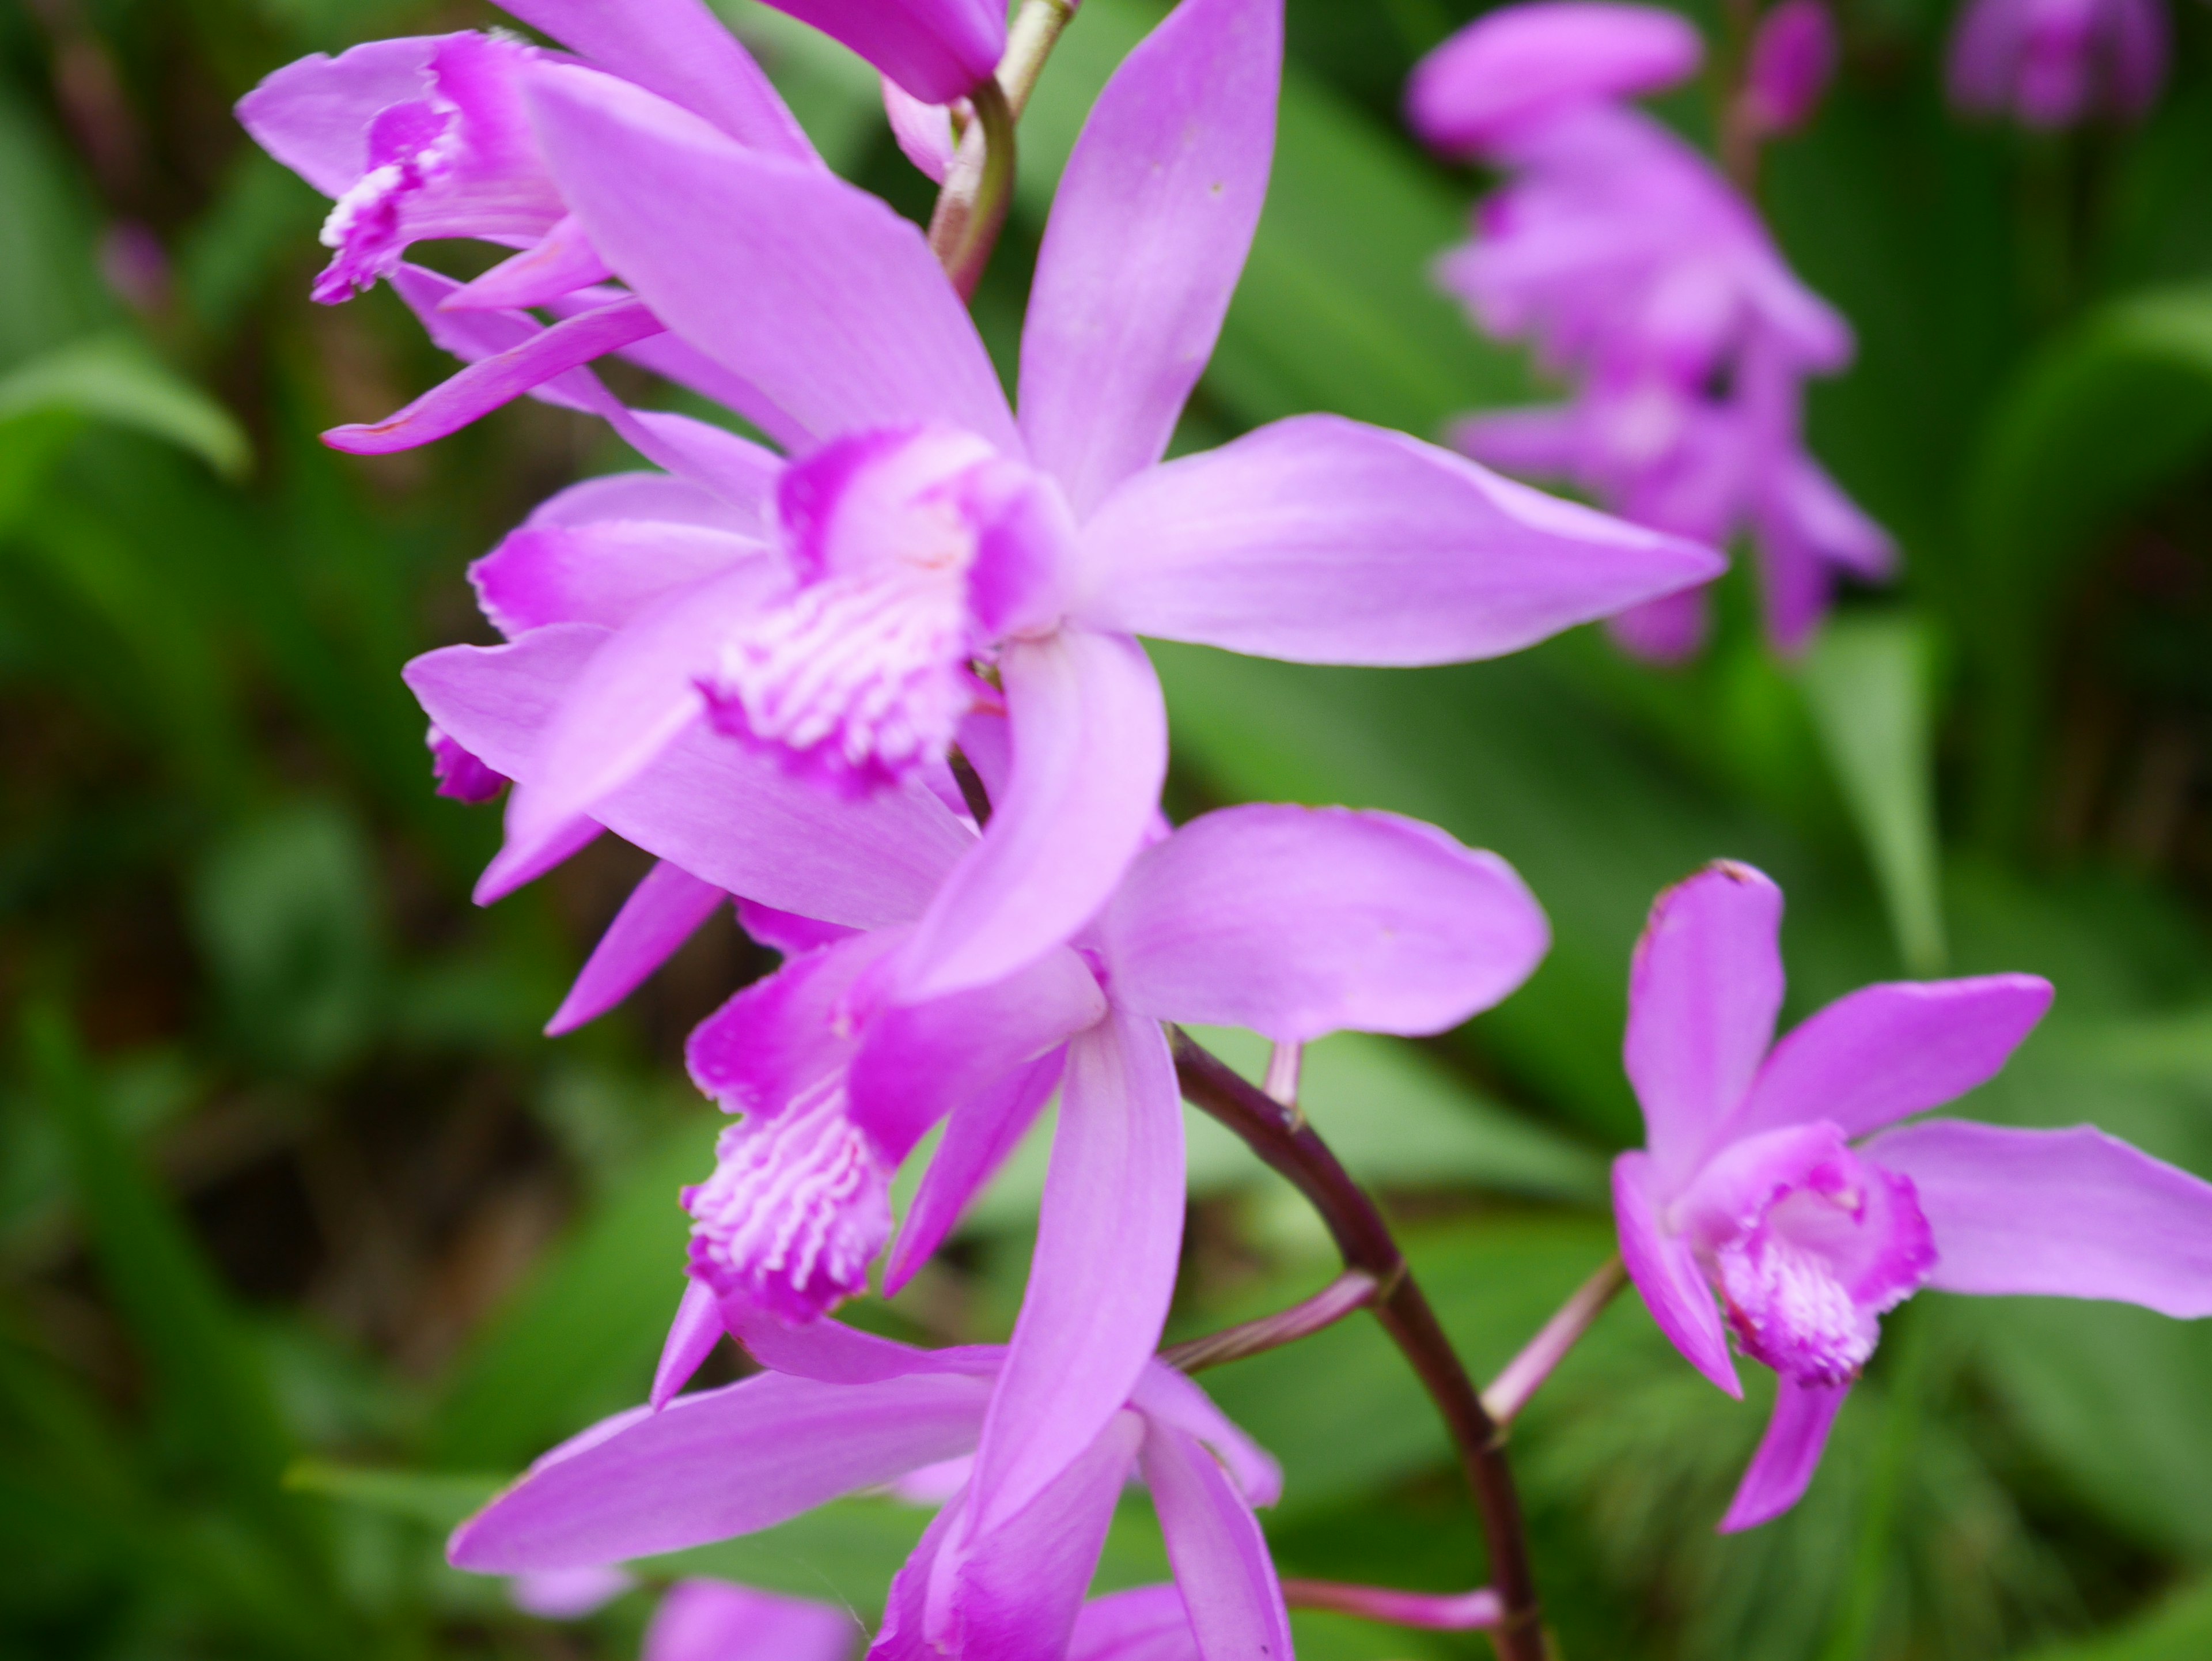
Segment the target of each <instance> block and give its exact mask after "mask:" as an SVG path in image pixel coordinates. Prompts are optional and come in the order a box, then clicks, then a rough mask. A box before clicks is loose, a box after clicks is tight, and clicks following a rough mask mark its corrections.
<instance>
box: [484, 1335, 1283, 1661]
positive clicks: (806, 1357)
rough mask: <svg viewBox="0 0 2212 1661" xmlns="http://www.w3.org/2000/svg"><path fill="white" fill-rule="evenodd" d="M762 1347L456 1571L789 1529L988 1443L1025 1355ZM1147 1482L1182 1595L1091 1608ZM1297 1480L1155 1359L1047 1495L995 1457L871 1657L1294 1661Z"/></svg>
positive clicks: (492, 1516)
mask: <svg viewBox="0 0 2212 1661" xmlns="http://www.w3.org/2000/svg"><path fill="white" fill-rule="evenodd" d="M757 1342H758V1345H759V1349H758V1352H757V1353H758V1354H759V1359H761V1360H763V1361H764V1362H766V1363H767V1364H769V1366H772V1367H774V1368H775V1369H776V1370H775V1371H773V1372H766V1373H763V1374H761V1375H759V1376H757V1377H755V1378H748V1379H745V1380H744V1381H743V1382H742V1383H739V1384H732V1385H728V1386H726V1387H725V1388H723V1389H720V1390H705V1391H701V1392H699V1393H697V1394H695V1395H691V1396H683V1397H679V1398H678V1400H677V1401H676V1402H673V1403H672V1404H671V1405H670V1406H669V1407H668V1408H667V1409H665V1410H661V1411H658V1412H656V1411H654V1410H653V1409H649V1408H646V1409H636V1410H634V1411H633V1412H630V1413H628V1414H623V1415H618V1416H617V1417H616V1418H614V1419H611V1420H609V1421H605V1423H603V1424H600V1425H599V1426H596V1427H593V1428H592V1429H590V1430H587V1431H586V1432H584V1433H582V1434H581V1435H580V1436H577V1437H575V1438H574V1439H571V1440H570V1441H569V1442H568V1443H566V1444H564V1445H562V1446H561V1447H558V1448H556V1449H555V1450H554V1451H552V1452H550V1453H549V1454H547V1455H546V1456H545V1457H544V1458H542V1459H540V1460H539V1461H538V1463H536V1464H535V1465H534V1466H532V1468H531V1470H530V1472H529V1474H528V1475H526V1476H525V1477H524V1478H523V1479H522V1480H521V1481H520V1482H518V1483H517V1484H515V1486H514V1487H513V1488H509V1489H508V1490H507V1492H506V1493H505V1494H502V1495H501V1496H500V1497H499V1498H498V1499H497V1500H494V1501H493V1502H492V1503H491V1505H489V1506H487V1507H486V1508H485V1509H484V1510H483V1511H482V1512H478V1513H477V1516H475V1517H474V1518H471V1520H470V1521H468V1522H467V1523H465V1524H462V1525H461V1527H460V1528H459V1530H456V1532H455V1533H454V1536H453V1541H452V1543H451V1545H450V1546H449V1548H448V1555H449V1556H450V1558H451V1560H452V1561H453V1563H454V1564H456V1565H457V1566H458V1567H462V1568H467V1569H474V1570H477V1571H479V1572H482V1573H525V1572H543V1571H544V1570H549V1569H560V1568H569V1567H584V1566H588V1565H597V1564H605V1563H616V1562H621V1561H628V1560H629V1559H631V1558H635V1557H640V1556H644V1555H651V1554H656V1553H659V1552H665V1551H673V1550H680V1549H683V1548H686V1547H690V1546H695V1545H702V1544H705V1543H707V1542H710V1541H715V1540H721V1539H726V1538H729V1537H730V1536H734V1535H742V1534H749V1533H752V1532H755V1531H757V1530H761V1529H765V1528H771V1527H773V1526H775V1524H778V1523H781V1522H782V1521H784V1520H786V1519H787V1518H792V1517H795V1516H798V1515H799V1514H800V1513H802V1512H806V1511H810V1510H811V1509H813V1508H814V1507H815V1506H819V1505H822V1504H824V1503H825V1502H827V1501H829V1500H833V1499H836V1498H837V1497H838V1496H840V1495H842V1494H851V1493H854V1492H857V1491H860V1490H862V1489H866V1488H879V1487H882V1486H884V1485H886V1484H890V1483H893V1482H896V1481H898V1480H899V1479H900V1478H901V1477H902V1476H905V1475H908V1474H909V1473H911V1472H914V1471H916V1470H920V1469H926V1468H928V1467H931V1466H935V1465H939V1464H940V1463H943V1462H945V1461H946V1460H949V1459H953V1458H957V1457H960V1456H962V1455H963V1454H965V1453H968V1452H969V1451H974V1450H976V1449H977V1448H978V1446H979V1444H987V1441H988V1439H989V1436H990V1423H991V1419H992V1415H993V1414H994V1411H995V1410H996V1409H995V1402H996V1400H997V1399H998V1398H997V1395H996V1393H994V1389H993V1384H994V1378H995V1377H996V1375H997V1374H998V1373H999V1372H1000V1370H1001V1368H1002V1367H1004V1366H1007V1365H1009V1358H1008V1356H1007V1353H1006V1351H1004V1350H1002V1349H1000V1348H995V1347H987V1348H967V1349H948V1350H934V1351H931V1350H917V1349H910V1348H907V1347H906V1346H904V1345H901V1344H895V1343H891V1342H888V1341H886V1340H884V1339H880V1338H873V1337H870V1336H867V1335H865V1334H861V1333H858V1332H854V1331H853V1330H852V1329H848V1328H845V1327H841V1326H838V1325H836V1324H835V1323H820V1324H817V1325H815V1326H813V1327H810V1328H808V1329H805V1331H804V1332H803V1333H798V1334H791V1333H781V1332H777V1331H771V1332H769V1333H768V1334H766V1335H763V1336H761V1337H760V1338H759V1339H758V1340H757ZM1133 1474H1140V1475H1142V1477H1143V1479H1144V1482H1145V1483H1146V1487H1147V1488H1150V1489H1151V1491H1152V1504H1153V1506H1154V1508H1155V1510H1156V1511H1157V1512H1158V1515H1159V1518H1160V1524H1161V1529H1162V1532H1163V1533H1164V1535H1165V1536H1166V1541H1167V1548H1168V1555H1169V1559H1170V1561H1171V1562H1172V1564H1173V1565H1174V1567H1175V1572H1176V1585H1175V1586H1162V1587H1147V1588H1143V1589H1140V1590H1139V1591H1134V1592H1125V1593H1121V1594H1118V1595H1117V1596H1116V1597H1113V1598H1107V1599H1101V1600H1099V1601H1098V1602H1097V1603H1094V1604H1092V1605H1091V1606H1090V1608H1089V1609H1085V1605H1084V1594H1085V1591H1086V1590H1087V1589H1088V1587H1089V1585H1090V1582H1091V1575H1092V1573H1093V1570H1094V1568H1095V1567H1096V1565H1097V1559H1098V1555H1099V1551H1100V1548H1101V1547H1102V1546H1103V1543H1104V1541H1105V1537H1106V1530H1107V1526H1108V1524H1109V1522H1110V1521H1111V1519H1112V1516H1113V1512H1114V1508H1115V1503H1116V1502H1117V1500H1119V1498H1120V1496H1121V1490H1122V1488H1123V1487H1124V1485H1125V1484H1126V1482H1127V1480H1128V1478H1129V1477H1130V1476H1131V1475H1133ZM1280 1491H1281V1475H1280V1472H1279V1470H1278V1469H1277V1468H1276V1466H1275V1463H1274V1462H1273V1460H1272V1459H1270V1458H1268V1457H1267V1455H1266V1454H1265V1453H1264V1452H1262V1451H1261V1450H1260V1449H1259V1448H1257V1447H1256V1446H1255V1445H1253V1444H1252V1443H1251V1441H1250V1440H1249V1439H1247V1438H1246V1437H1245V1436H1244V1435H1243V1433H1241V1432H1240V1431H1238V1430H1237V1428H1236V1427H1235V1426H1233V1425H1231V1423H1230V1422H1229V1421H1227V1420H1226V1419H1225V1417H1223V1415H1221V1413H1220V1411H1219V1409H1217V1408H1215V1407H1214V1406H1213V1404H1212V1402H1210V1401H1208V1400H1207V1399H1206V1395H1205V1394H1204V1392H1203V1391H1201V1390H1200V1389H1199V1388H1198V1386H1197V1385H1196V1384H1193V1383H1192V1382H1191V1381H1190V1380H1189V1379H1188V1378H1185V1377H1184V1376H1182V1374H1181V1373H1178V1372H1174V1371H1172V1370H1171V1369H1170V1368H1168V1367H1165V1366H1161V1365H1159V1364H1158V1363H1157V1362H1148V1363H1147V1364H1146V1365H1145V1366H1143V1367H1142V1368H1141V1369H1140V1370H1139V1372H1138V1373H1137V1375H1136V1376H1135V1377H1134V1378H1133V1379H1132V1380H1131V1381H1130V1382H1129V1383H1128V1384H1127V1386H1126V1394H1125V1395H1124V1396H1121V1397H1120V1398H1118V1399H1117V1400H1116V1401H1115V1402H1114V1403H1113V1405H1112V1409H1111V1410H1110V1412H1109V1414H1108V1415H1105V1417H1104V1418H1103V1421H1101V1422H1100V1423H1098V1424H1097V1426H1096V1427H1095V1429H1094V1432H1093V1433H1092V1434H1091V1437H1090V1438H1089V1439H1088V1440H1087V1443H1086V1445H1085V1446H1084V1447H1082V1448H1081V1449H1080V1450H1079V1451H1078V1452H1077V1455H1076V1457H1074V1458H1073V1460H1072V1461H1071V1462H1069V1463H1067V1464H1066V1465H1065V1466H1064V1467H1063V1468H1062V1469H1060V1471H1059V1472H1058V1473H1057V1474H1056V1475H1054V1477H1053V1478H1052V1479H1051V1480H1050V1481H1049V1482H1047V1483H1045V1484H1044V1485H1043V1486H1042V1488H1036V1489H1034V1490H1031V1491H1030V1492H1028V1493H1026V1494H1018V1493H1016V1492H1013V1491H1011V1490H1009V1489H1008V1488H1006V1487H1005V1486H1004V1485H1003V1484H1002V1483H1001V1482H998V1481H995V1480H994V1478H993V1476H992V1475H990V1472H989V1468H988V1465H987V1459H986V1457H985V1456H984V1455H982V1454H980V1453H979V1454H978V1457H977V1461H976V1464H975V1474H974V1475H973V1476H972V1477H971V1478H970V1480H969V1482H968V1483H967V1484H966V1486H965V1487H964V1488H963V1489H962V1490H961V1491H960V1492H959V1493H957V1494H955V1496H954V1497H953V1498H952V1499H951V1500H950V1501H949V1502H948V1503H947V1504H946V1505H945V1508H944V1510H943V1511H941V1512H939V1514H938V1516H937V1517H936V1518H935V1519H934V1520H933V1522H932V1523H931V1524H930V1525H929V1528H928V1529H927V1531H926V1532H925V1533H924V1534H923V1536H922V1538H921V1544H920V1545H919V1546H917V1547H916V1548H915V1553H914V1555H913V1556H912V1557H911V1558H909V1559H908V1562H907V1564H906V1566H905V1567H903V1568H902V1570H900V1572H899V1573H898V1576H897V1578H896V1579H895V1580H894V1581H893V1582H892V1585H891V1591H890V1607H889V1608H888V1609H887V1610H886V1611H885V1615H884V1625H883V1628H882V1630H881V1631H880V1632H879V1633H878V1634H877V1636H876V1640H875V1642H874V1644H873V1646H872V1647H871V1649H870V1651H869V1653H870V1655H871V1656H872V1657H874V1658H880V1661H892V1658H899V1661H906V1658H912V1661H925V1658H933V1657H937V1656H953V1657H965V1658H969V1661H995V1658H1000V1657H1006V1656H1038V1657H1056V1656H1062V1655H1074V1656H1078V1657H1082V1658H1087V1661H1114V1658H1127V1661H1137V1658H1139V1657H1146V1658H1155V1661H1165V1658H1175V1661H1181V1658H1184V1657H1192V1658H1194V1657H1196V1656H1197V1655H1200V1654H1206V1655H1272V1656H1278V1657H1285V1658H1286V1657H1288V1656H1289V1655H1290V1654H1291V1642H1290V1632H1289V1619H1288V1616H1287V1615H1286V1613H1285V1609H1284V1605H1283V1594H1282V1588H1281V1585H1280V1583H1279V1581H1278V1579H1277V1578H1276V1574H1275V1569H1274V1565H1273V1561H1271V1560H1270V1558H1269V1556H1268V1554H1267V1542H1266V1540H1265V1539H1264V1537H1263V1536H1261V1532H1260V1527H1259V1524H1258V1523H1257V1521H1256V1520H1255V1518H1254V1517H1253V1514H1252V1507H1253V1506H1264V1505H1269V1504H1272V1503H1273V1501H1274V1500H1275V1499H1276V1497H1277V1496H1278V1495H1279V1493H1280ZM1178 1621H1180V1624H1178ZM654 1661H659V1658H654Z"/></svg>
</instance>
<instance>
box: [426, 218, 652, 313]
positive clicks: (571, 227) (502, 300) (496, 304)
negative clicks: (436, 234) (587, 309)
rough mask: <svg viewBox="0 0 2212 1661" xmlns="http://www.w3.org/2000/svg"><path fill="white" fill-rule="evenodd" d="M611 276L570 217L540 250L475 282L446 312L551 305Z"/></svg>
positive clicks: (451, 298) (458, 292) (453, 297)
mask: <svg viewBox="0 0 2212 1661" xmlns="http://www.w3.org/2000/svg"><path fill="white" fill-rule="evenodd" d="M612 275H613V273H612V272H611V271H608V270H607V267H606V262H605V260H603V259H600V258H599V250H598V249H597V248H594V247H593V246H592V240H591V238H590V237H589V236H587V235H586V234H585V232H584V227H583V225H582V223H581V222H580V221H579V220H578V219H577V217H576V216H575V215H574V214H570V215H569V216H568V217H567V218H566V219H563V220H562V221H561V222H560V223H558V224H557V225H556V226H554V227H553V228H552V229H551V230H550V231H548V232H546V233H545V234H544V237H543V238H541V239H540V240H539V241H538V244H537V246H534V247H529V248H525V249H524V250H523V251H522V252H520V253H519V254H516V255H514V256H513V258H512V259H502V260H501V261H500V263H499V264H498V265H495V266H493V267H492V268H491V269H490V270H489V271H486V272H485V273H484V274H483V276H482V277H477V279H476V280H475V281H474V282H472V283H465V284H464V285H463V286H462V287H460V288H459V289H455V290H453V293H452V294H450V295H447V296H446V299H445V301H444V307H445V309H446V310H447V311H449V312H471V311H476V312H481V311H508V310H526V309H527V308H528V307H532V306H545V305H550V304H551V303H552V302H553V301H556V300H558V299H560V298H562V296H563V295H568V294H573V293H574V291H575V290H576V289H582V288H588V287H589V286H591V285H592V283H604V282H605V281H606V280H607V278H608V277H611V276H612Z"/></svg>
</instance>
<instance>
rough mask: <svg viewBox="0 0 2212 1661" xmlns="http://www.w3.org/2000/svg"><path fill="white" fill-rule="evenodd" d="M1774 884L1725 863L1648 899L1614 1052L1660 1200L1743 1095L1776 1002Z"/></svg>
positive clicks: (1770, 1032) (1685, 1175)
mask: <svg viewBox="0 0 2212 1661" xmlns="http://www.w3.org/2000/svg"><path fill="white" fill-rule="evenodd" d="M1781 929H1782V891H1781V890H1780V889H1779V888H1777V887H1776V886H1775V885H1774V884H1773V883H1772V882H1771V880H1770V879H1768V878H1767V877H1766V876H1765V874H1764V873H1760V872H1758V871H1754V870H1753V869H1752V868H1751V867H1749V866H1747V865H1741V864H1738V863H1737V862H1735V861H1733V860H1723V861H1717V862H1716V863H1714V864H1712V865H1709V866H1707V867H1705V869H1704V870H1702V871H1700V872H1699V873H1698V874H1697V875H1696V876H1694V877H1692V878H1690V879H1688V880H1687V881H1686V882H1681V883H1677V884H1676V885H1674V887H1672V888H1670V889H1668V891H1666V892H1665V893H1663V894H1662V895H1661V896H1660V897H1659V898H1658V900H1657V901H1656V903H1655V904H1653V905H1652V908H1651V916H1650V921H1648V922H1645V924H1644V934H1643V935H1642V937H1641V938H1640V939H1638V941H1637V942H1636V957H1635V959H1634V961H1633V963H1632V964H1631V965H1630V968H1629V971H1628V1036H1627V1039H1626V1043H1624V1045H1623V1047H1622V1053H1623V1056H1624V1058H1625V1059H1626V1063H1627V1067H1628V1077H1629V1081H1630V1082H1631V1083H1632V1084H1633V1085H1634V1086H1636V1096H1637V1099H1638V1101H1639V1102H1640V1103H1642V1104H1643V1107H1644V1130H1645V1136H1644V1146H1645V1147H1647V1148H1649V1149H1650V1153H1651V1162H1652V1167H1653V1170H1654V1172H1655V1173H1656V1177H1657V1179H1658V1182H1659V1183H1660V1188H1659V1190H1658V1195H1657V1196H1656V1197H1659V1198H1661V1199H1662V1200H1663V1199H1666V1198H1670V1197H1672V1196H1673V1195H1674V1192H1675V1191H1676V1189H1679V1188H1680V1186H1681V1184H1682V1183H1685V1182H1686V1181H1687V1180H1688V1179H1689V1177H1690V1175H1691V1173H1692V1171H1695V1170H1696V1168H1697V1162H1698V1161H1699V1159H1701V1158H1703V1157H1704V1155H1705V1149H1706V1147H1708V1145H1709V1144H1710V1142H1711V1137H1712V1134H1713V1132H1714V1131H1715V1129H1717V1128H1718V1127H1719V1125H1720V1124H1721V1123H1722V1122H1723V1120H1724V1119H1726V1118H1727V1117H1728V1116H1729V1112H1730V1111H1731V1110H1734V1109H1735V1106H1736V1104H1737V1103H1739V1102H1740V1101H1741V1100H1742V1099H1743V1095H1744V1092H1745V1091H1746V1089H1747V1088H1748V1087H1749V1086H1750V1084H1751V1081H1752V1080H1753V1077H1754V1076H1755V1075H1756V1074H1758V1072H1759V1063H1760V1062H1762V1061H1763V1060H1765V1056H1766V1047H1767V1045H1768V1044H1769V1043H1771V1042H1773V1038H1774V1018H1775V1016H1776V1015H1777V1014H1778V1013H1780V1011H1781V1008H1782V992H1783V974H1782V943H1781Z"/></svg>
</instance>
